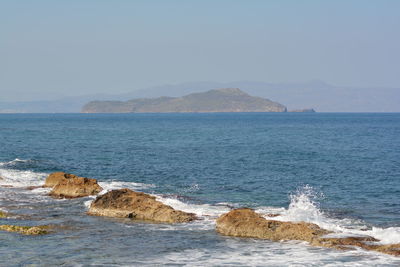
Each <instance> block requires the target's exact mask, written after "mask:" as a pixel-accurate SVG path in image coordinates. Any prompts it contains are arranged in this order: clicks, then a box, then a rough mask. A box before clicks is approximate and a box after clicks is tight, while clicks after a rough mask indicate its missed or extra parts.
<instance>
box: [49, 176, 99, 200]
mask: <svg viewBox="0 0 400 267" xmlns="http://www.w3.org/2000/svg"><path fill="white" fill-rule="evenodd" d="M102 190H103V188H101V186H100V185H99V184H98V183H97V180H96V179H91V178H85V177H77V176H75V175H74V177H73V178H69V179H62V180H61V181H60V182H58V184H57V185H56V186H54V187H53V190H51V192H50V193H49V195H50V196H52V197H56V198H77V197H86V196H91V195H96V194H98V193H100V192H101V191H102Z"/></svg>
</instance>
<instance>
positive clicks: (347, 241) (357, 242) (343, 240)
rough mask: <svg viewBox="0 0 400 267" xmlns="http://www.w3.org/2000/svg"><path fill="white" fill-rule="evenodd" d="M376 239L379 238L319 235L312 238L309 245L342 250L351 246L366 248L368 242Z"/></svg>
mask: <svg viewBox="0 0 400 267" xmlns="http://www.w3.org/2000/svg"><path fill="white" fill-rule="evenodd" d="M377 241H379V240H377V239H375V238H373V237H371V236H348V237H337V238H336V237H321V238H318V239H314V240H313V242H312V243H311V245H313V246H320V247H328V248H337V249H344V250H348V249H352V248H353V247H361V248H364V249H368V247H369V245H368V243H370V242H377Z"/></svg>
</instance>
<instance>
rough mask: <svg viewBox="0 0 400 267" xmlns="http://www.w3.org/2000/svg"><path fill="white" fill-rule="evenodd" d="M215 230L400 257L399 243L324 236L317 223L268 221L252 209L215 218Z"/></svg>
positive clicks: (353, 237) (324, 231) (374, 239)
mask: <svg viewBox="0 0 400 267" xmlns="http://www.w3.org/2000/svg"><path fill="white" fill-rule="evenodd" d="M216 230H217V232H218V233H220V234H223V235H228V236H237V237H251V238H261V239H268V240H272V241H281V240H285V241H286V240H302V241H307V242H309V243H310V244H311V245H313V246H320V247H328V248H336V249H342V250H348V249H354V248H355V247H360V248H363V249H366V250H372V251H377V252H382V253H386V254H390V255H394V256H400V244H390V245H381V244H379V243H377V242H379V240H378V239H376V238H373V237H371V236H348V237H337V238H336V237H326V236H325V235H326V234H329V233H330V232H329V231H327V230H325V229H322V228H320V227H319V226H317V225H316V224H312V223H306V222H281V221H274V220H267V219H265V218H264V217H262V216H261V215H260V214H257V213H256V212H255V211H253V210H252V209H236V210H232V211H230V212H228V213H226V214H223V215H222V216H220V217H219V218H218V219H217V226H216Z"/></svg>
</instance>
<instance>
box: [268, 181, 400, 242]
mask: <svg viewBox="0 0 400 267" xmlns="http://www.w3.org/2000/svg"><path fill="white" fill-rule="evenodd" d="M318 195H320V194H318V193H316V191H314V189H313V188H312V187H311V186H308V185H306V186H304V187H302V188H299V189H298V190H297V191H296V193H295V194H291V195H290V204H289V207H288V208H287V209H282V210H281V211H280V212H278V214H279V215H278V216H276V217H274V218H273V219H274V220H279V221H291V222H300V221H303V222H309V223H314V224H316V225H318V226H320V227H321V228H324V229H326V230H329V231H332V232H333V234H331V236H333V235H334V236H366V235H368V236H372V237H374V238H376V239H379V240H380V243H382V244H394V243H400V227H389V228H379V227H370V226H368V225H366V224H365V222H363V221H361V220H355V219H349V218H345V219H337V218H332V217H330V216H329V215H328V214H326V213H325V212H323V211H322V210H321V209H320V208H319V203H318V202H317V201H316V200H317V199H318V198H319V197H320V196H318ZM277 211H279V210H277Z"/></svg>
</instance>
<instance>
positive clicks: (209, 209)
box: [0, 159, 400, 244]
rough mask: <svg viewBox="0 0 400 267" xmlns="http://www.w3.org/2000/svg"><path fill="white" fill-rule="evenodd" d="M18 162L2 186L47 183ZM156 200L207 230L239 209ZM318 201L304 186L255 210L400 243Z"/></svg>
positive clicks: (388, 232) (0, 166)
mask: <svg viewBox="0 0 400 267" xmlns="http://www.w3.org/2000/svg"><path fill="white" fill-rule="evenodd" d="M18 162H23V160H20V159H15V160H14V161H10V162H6V163H0V176H1V177H2V178H3V179H2V180H0V186H13V187H27V186H32V185H35V186H36V185H42V184H43V183H44V180H45V178H46V176H47V174H46V173H37V172H32V171H21V170H14V169H8V168H4V167H6V166H10V165H12V164H15V163H18ZM99 184H100V185H101V186H102V187H103V189H104V190H103V191H102V192H101V194H104V193H106V192H107V191H109V190H112V189H120V188H130V189H132V190H136V191H141V190H144V189H148V188H154V187H155V185H153V184H144V183H135V182H121V181H107V182H99ZM48 190H49V189H43V188H39V189H35V190H32V191H27V192H25V193H23V195H28V194H31V193H33V194H34V195H35V194H36V195H40V199H42V200H43V196H44V194H45V193H47V192H48ZM155 196H156V197H157V199H158V200H159V201H161V202H163V203H164V204H167V205H170V206H172V207H173V208H175V209H178V210H182V211H186V212H191V213H195V214H196V215H197V216H198V217H199V218H200V219H201V221H200V222H198V224H201V225H202V227H203V228H204V229H211V228H213V227H214V226H215V219H216V218H217V217H218V216H220V215H222V214H224V213H226V212H228V211H229V210H230V208H229V207H230V206H237V205H235V204H231V203H220V204H217V205H210V204H190V203H185V202H183V201H181V200H179V199H177V198H173V197H165V196H163V195H155ZM29 198H31V197H29ZM94 198H95V197H91V198H90V199H89V200H87V201H85V206H87V207H88V206H90V203H91V202H92V201H93V199H94ZM317 198H318V196H317V194H316V193H315V192H314V190H313V189H312V188H311V187H309V186H305V187H304V188H301V189H299V190H297V192H296V193H294V194H292V195H291V196H290V205H289V207H288V208H283V207H259V208H257V209H256V212H259V213H262V214H279V216H276V217H273V218H271V217H268V216H266V218H268V219H273V220H280V221H293V222H298V221H304V222H310V223H315V224H317V225H318V226H320V227H321V228H324V229H327V230H330V231H332V232H334V234H336V235H340V236H354V235H358V236H359V235H369V236H372V237H374V238H376V239H378V240H380V242H381V243H382V244H393V243H400V227H389V228H379V227H368V226H367V225H366V223H364V222H362V221H359V220H353V219H349V218H345V219H337V218H331V217H330V216H329V215H327V214H325V213H324V212H323V211H321V210H320V209H319V208H318V202H317V201H316V199H317Z"/></svg>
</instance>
